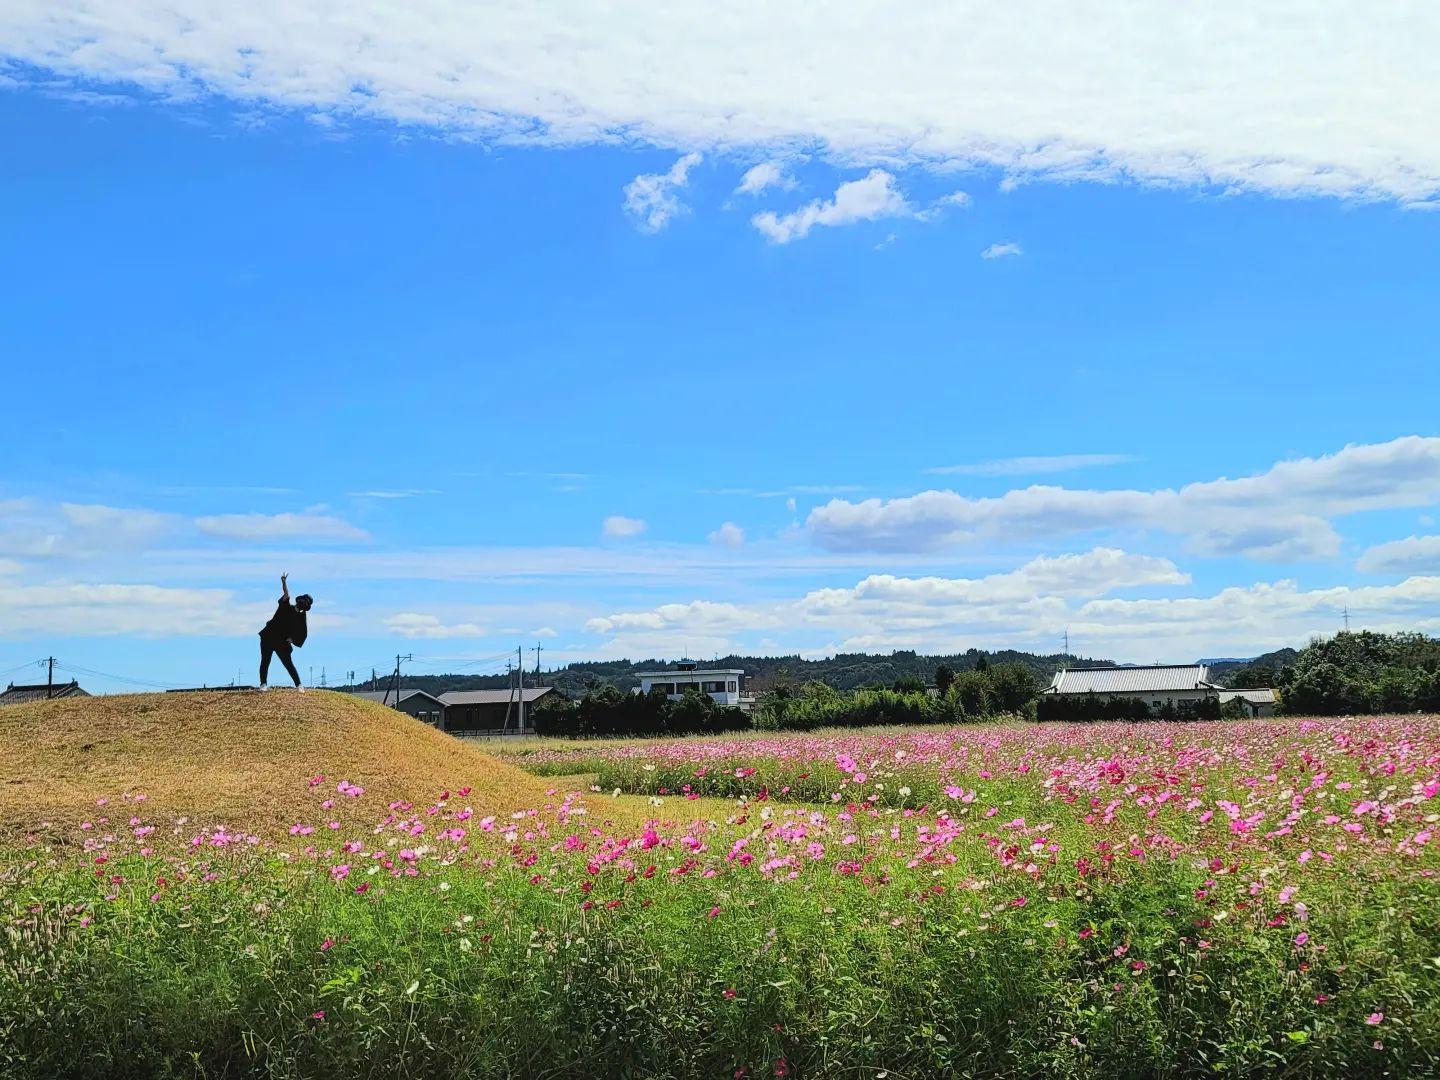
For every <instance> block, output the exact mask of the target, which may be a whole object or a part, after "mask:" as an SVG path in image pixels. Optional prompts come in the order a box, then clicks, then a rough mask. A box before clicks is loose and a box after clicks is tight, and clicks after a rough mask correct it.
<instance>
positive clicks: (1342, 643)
mask: <svg viewBox="0 0 1440 1080" xmlns="http://www.w3.org/2000/svg"><path fill="white" fill-rule="evenodd" d="M1278 686H1279V689H1280V695H1281V704H1282V707H1283V710H1284V711H1285V712H1287V713H1289V714H1291V715H1297V716H1340V715H1349V714H1358V713H1386V712H1415V711H1427V710H1435V709H1440V640H1436V639H1435V638H1431V637H1427V636H1426V635H1424V634H1377V633H1372V632H1371V631H1368V630H1362V631H1359V632H1356V633H1342V634H1336V635H1335V636H1334V637H1332V638H1323V639H1317V640H1315V641H1312V642H1311V643H1310V644H1309V645H1307V646H1306V647H1305V648H1304V649H1302V650H1301V651H1300V652H1299V653H1298V654H1297V655H1296V657H1295V660H1294V663H1292V664H1291V665H1289V666H1288V667H1287V668H1285V670H1284V671H1282V672H1281V673H1280V677H1279V680H1278Z"/></svg>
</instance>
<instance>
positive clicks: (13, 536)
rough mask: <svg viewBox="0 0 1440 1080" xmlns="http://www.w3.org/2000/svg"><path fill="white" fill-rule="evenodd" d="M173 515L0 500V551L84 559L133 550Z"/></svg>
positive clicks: (165, 528)
mask: <svg viewBox="0 0 1440 1080" xmlns="http://www.w3.org/2000/svg"><path fill="white" fill-rule="evenodd" d="M180 520H181V519H180V518H179V517H177V516H176V515H174V514H165V513H160V512H158V511H155V510H137V509H133V508H128V507H116V506H101V505H97V504H93V503H60V504H58V505H57V504H53V503H41V502H38V501H36V500H33V499H13V500H10V501H6V502H0V555H10V556H15V557H16V558H85V557H88V556H93V555H99V554H107V553H112V554H113V553H118V552H124V551H136V550H140V549H143V548H146V547H149V546H150V545H152V544H153V543H154V542H155V541H157V540H159V539H161V538H162V537H164V536H166V535H167V534H169V533H171V532H173V531H174V530H175V528H176V527H177V526H178V525H179V523H180Z"/></svg>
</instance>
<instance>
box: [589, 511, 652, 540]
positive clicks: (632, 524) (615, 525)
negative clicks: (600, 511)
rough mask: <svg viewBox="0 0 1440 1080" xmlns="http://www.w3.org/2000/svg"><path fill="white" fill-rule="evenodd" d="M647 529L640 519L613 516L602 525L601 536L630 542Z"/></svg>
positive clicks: (618, 515) (622, 515) (621, 515)
mask: <svg viewBox="0 0 1440 1080" xmlns="http://www.w3.org/2000/svg"><path fill="white" fill-rule="evenodd" d="M646 528H647V526H646V524H645V522H644V521H642V520H641V519H640V518H632V517H626V516H625V515H624V514H611V515H610V516H609V517H607V518H606V519H605V520H604V521H603V522H601V524H600V535H601V536H604V537H606V538H608V539H611V540H628V539H631V538H632V537H636V536H639V535H640V534H641V533H643V532H644V531H645V529H646Z"/></svg>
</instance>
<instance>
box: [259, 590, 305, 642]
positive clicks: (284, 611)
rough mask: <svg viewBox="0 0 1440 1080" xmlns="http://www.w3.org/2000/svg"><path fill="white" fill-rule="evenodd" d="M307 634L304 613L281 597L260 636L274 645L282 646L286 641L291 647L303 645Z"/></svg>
mask: <svg viewBox="0 0 1440 1080" xmlns="http://www.w3.org/2000/svg"><path fill="white" fill-rule="evenodd" d="M308 633H309V630H308V629H307V627H306V626H305V612H303V611H300V610H299V609H297V608H296V607H295V605H294V604H292V603H290V601H289V600H287V599H285V597H283V596H282V597H281V598H280V603H279V604H278V605H277V606H276V608H275V614H274V615H272V616H270V621H269V622H267V623H266V624H265V629H263V630H261V631H260V636H261V637H262V638H264V639H265V640H266V641H269V642H272V643H275V644H284V643H285V642H287V641H288V642H290V644H292V645H296V646H300V645H304V644H305V636H306V635H307V634H308Z"/></svg>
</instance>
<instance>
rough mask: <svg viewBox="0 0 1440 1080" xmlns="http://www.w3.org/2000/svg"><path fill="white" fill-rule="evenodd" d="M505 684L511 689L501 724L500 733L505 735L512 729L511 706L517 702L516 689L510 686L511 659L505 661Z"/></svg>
mask: <svg viewBox="0 0 1440 1080" xmlns="http://www.w3.org/2000/svg"><path fill="white" fill-rule="evenodd" d="M505 686H506V687H507V688H508V689H509V690H510V696H509V697H508V698H506V699H505V719H504V720H503V721H502V722H501V724H500V733H501V734H502V735H503V734H504V733H505V732H507V731H509V730H510V706H511V705H514V704H515V690H514V688H513V687H511V686H510V661H508V660H507V661H505Z"/></svg>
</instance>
